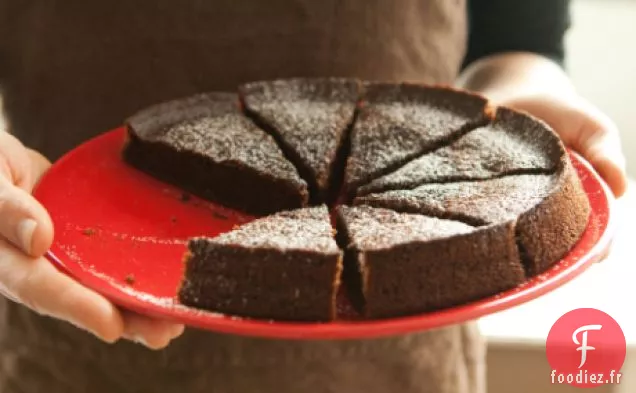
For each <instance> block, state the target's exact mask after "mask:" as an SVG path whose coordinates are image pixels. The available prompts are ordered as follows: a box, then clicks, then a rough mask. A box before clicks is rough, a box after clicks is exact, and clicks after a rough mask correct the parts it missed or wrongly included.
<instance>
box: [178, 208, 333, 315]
mask: <svg viewBox="0 0 636 393" xmlns="http://www.w3.org/2000/svg"><path fill="white" fill-rule="evenodd" d="M333 235H334V233H333V229H332V227H331V223H330V217H329V212H328V210H327V207H326V206H319V207H313V208H305V209H298V210H293V211H285V212H280V213H277V214H274V215H271V216H268V217H265V218H261V219H257V220H255V221H252V222H250V223H247V224H245V225H243V226H242V227H240V228H238V229H235V230H233V231H231V232H228V233H225V234H222V235H220V236H218V237H216V238H196V239H192V240H190V242H189V245H188V253H187V255H186V258H185V263H186V267H185V278H184V281H183V283H182V286H181V288H180V291H179V299H180V301H181V302H182V303H183V304H185V305H189V306H193V307H197V308H201V309H206V310H212V311H216V312H221V313H225V314H229V315H235V316H243V317H252V318H264V319H278V320H299V321H326V320H330V319H333V318H334V316H335V296H336V292H337V290H338V286H339V284H340V271H341V268H342V258H341V256H342V255H341V251H340V249H339V248H338V245H337V244H336V241H335V240H334V238H333Z"/></svg>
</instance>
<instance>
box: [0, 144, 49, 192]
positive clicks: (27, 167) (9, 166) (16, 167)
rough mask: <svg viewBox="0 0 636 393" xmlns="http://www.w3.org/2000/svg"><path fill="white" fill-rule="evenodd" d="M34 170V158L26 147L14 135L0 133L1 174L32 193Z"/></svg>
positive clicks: (34, 177)
mask: <svg viewBox="0 0 636 393" xmlns="http://www.w3.org/2000/svg"><path fill="white" fill-rule="evenodd" d="M40 157H42V156H40ZM42 158H43V157H42ZM39 160H40V159H39V158H38V166H39V164H41V162H40V161H39ZM45 160H46V159H45ZM33 169H34V168H33V167H32V157H31V156H30V154H29V151H28V150H27V149H26V148H25V147H24V145H23V144H22V143H21V142H20V141H19V140H18V139H17V138H16V137H14V136H13V135H11V134H9V133H7V132H4V131H0V174H1V175H3V176H5V177H6V178H7V179H8V180H9V182H11V183H12V184H15V185H16V186H18V187H20V188H23V189H25V190H27V191H31V188H32V187H33V184H34V183H35V179H36V173H35V172H34V171H33Z"/></svg>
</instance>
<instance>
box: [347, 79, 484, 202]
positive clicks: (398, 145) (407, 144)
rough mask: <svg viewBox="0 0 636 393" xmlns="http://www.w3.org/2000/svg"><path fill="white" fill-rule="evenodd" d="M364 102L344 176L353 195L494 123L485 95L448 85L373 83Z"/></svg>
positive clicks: (366, 90) (353, 131)
mask: <svg viewBox="0 0 636 393" xmlns="http://www.w3.org/2000/svg"><path fill="white" fill-rule="evenodd" d="M361 105H362V108H361V110H360V113H359V115H358V118H357V121H356V123H355V125H354V126H353V129H352V131H351V152H350V155H349V158H348V160H347V167H346V171H345V178H344V182H345V189H346V190H347V192H348V193H349V194H352V193H354V192H355V190H356V189H357V188H358V187H360V186H362V185H364V184H366V183H368V182H370V181H371V180H373V179H375V178H376V177H380V176H383V175H385V174H387V173H389V172H392V171H394V170H395V169H397V168H399V167H400V166H402V165H404V164H406V163H407V162H408V161H410V160H411V159H413V158H416V157H418V156H420V155H422V154H424V153H426V152H428V151H431V150H433V149H435V148H437V147H439V146H440V145H442V144H444V143H450V141H451V140H452V139H453V138H457V137H459V136H460V135H462V134H463V133H465V132H467V131H469V130H471V129H474V128H476V127H478V126H482V125H485V124H486V123H488V121H489V119H488V115H487V109H486V105H487V101H486V99H485V98H483V97H480V96H477V95H473V94H469V93H465V92H460V91H456V90H452V89H447V88H442V87H425V86H417V85H409V84H400V85H393V84H371V85H369V86H368V87H366V88H365V93H364V95H363V100H362V104H361Z"/></svg>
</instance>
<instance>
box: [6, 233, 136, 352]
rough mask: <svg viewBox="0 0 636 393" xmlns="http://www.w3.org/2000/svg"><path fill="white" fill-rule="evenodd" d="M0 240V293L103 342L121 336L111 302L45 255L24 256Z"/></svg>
mask: <svg viewBox="0 0 636 393" xmlns="http://www.w3.org/2000/svg"><path fill="white" fill-rule="evenodd" d="M0 243H3V244H0V293H2V294H4V295H5V296H7V297H9V298H10V299H12V300H14V301H17V302H19V303H22V304H24V305H25V306H27V307H28V308H30V309H32V310H34V311H35V312H37V313H39V314H42V315H47V316H51V317H54V318H57V319H62V320H65V321H68V322H70V323H72V324H73V325H75V326H77V327H80V328H82V329H84V330H86V331H89V332H91V333H93V334H94V335H95V336H97V337H99V338H100V339H102V340H104V341H106V342H115V341H117V340H118V339H119V338H121V336H122V334H123V331H124V322H123V318H122V315H121V314H120V312H119V310H118V309H117V308H116V307H115V306H114V305H113V304H112V303H110V302H109V301H108V300H106V299H105V298H104V297H102V296H101V295H99V294H97V293H95V292H93V291H91V290H89V289H87V288H85V287H84V286H82V285H80V284H79V283H77V282H76V281H74V280H73V279H71V278H69V277H68V276H66V275H65V274H63V273H61V272H59V271H58V270H57V269H56V268H55V267H54V266H53V265H52V264H51V263H50V262H49V261H47V260H46V259H44V258H29V257H26V256H24V255H23V254H22V253H21V252H20V251H19V250H17V249H15V248H14V247H12V246H11V245H9V244H8V243H6V242H4V241H0Z"/></svg>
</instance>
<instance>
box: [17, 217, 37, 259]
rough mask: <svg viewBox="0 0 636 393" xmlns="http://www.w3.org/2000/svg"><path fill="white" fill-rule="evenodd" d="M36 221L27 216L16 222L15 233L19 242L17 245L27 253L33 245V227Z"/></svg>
mask: <svg viewBox="0 0 636 393" xmlns="http://www.w3.org/2000/svg"><path fill="white" fill-rule="evenodd" d="M36 226H37V223H36V222H35V220H32V219H30V218H27V219H25V220H22V221H20V222H19V223H18V228H17V234H18V241H19V242H20V244H19V246H21V247H22V249H23V250H24V251H25V252H26V253H27V254H30V253H31V249H32V246H33V232H35V227H36Z"/></svg>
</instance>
